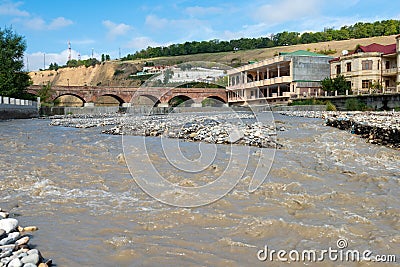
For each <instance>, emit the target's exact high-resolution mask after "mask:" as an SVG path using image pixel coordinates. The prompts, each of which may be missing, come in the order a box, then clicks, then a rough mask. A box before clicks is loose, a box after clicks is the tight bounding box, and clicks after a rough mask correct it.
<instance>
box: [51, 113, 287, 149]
mask: <svg viewBox="0 0 400 267" xmlns="http://www.w3.org/2000/svg"><path fill="white" fill-rule="evenodd" d="M50 125H53V126H64V127H76V128H90V127H103V126H113V127H111V128H108V129H105V130H102V133H104V134H112V135H136V136H161V137H167V138H179V139H183V140H186V141H202V142H207V143H214V144H237V145H246V146H256V147H263V148H280V147H282V145H281V144H280V143H279V142H278V140H277V134H276V132H277V131H285V130H286V129H285V128H284V127H283V126H279V127H276V126H275V124H274V123H273V120H271V121H270V122H269V123H266V122H260V121H258V120H257V118H256V117H255V115H254V114H251V113H218V114H216V113H213V114H207V115H199V114H192V113H190V114H171V115H159V116H137V115H135V116H133V115H132V116H130V115H125V116H124V115H121V114H118V115H113V116H104V115H101V116H87V115H74V116H62V117H61V116H57V117H52V121H51V123H50Z"/></svg>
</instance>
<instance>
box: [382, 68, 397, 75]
mask: <svg viewBox="0 0 400 267" xmlns="http://www.w3.org/2000/svg"><path fill="white" fill-rule="evenodd" d="M382 74H383V75H395V74H397V68H391V69H385V70H382Z"/></svg>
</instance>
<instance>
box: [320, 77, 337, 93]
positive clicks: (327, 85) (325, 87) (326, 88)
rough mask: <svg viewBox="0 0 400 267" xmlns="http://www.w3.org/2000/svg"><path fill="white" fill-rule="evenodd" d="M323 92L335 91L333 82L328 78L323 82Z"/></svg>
mask: <svg viewBox="0 0 400 267" xmlns="http://www.w3.org/2000/svg"><path fill="white" fill-rule="evenodd" d="M321 85H322V90H324V91H326V92H328V93H330V92H334V91H335V87H334V85H333V80H332V79H331V78H329V77H326V78H325V79H323V80H322V81H321Z"/></svg>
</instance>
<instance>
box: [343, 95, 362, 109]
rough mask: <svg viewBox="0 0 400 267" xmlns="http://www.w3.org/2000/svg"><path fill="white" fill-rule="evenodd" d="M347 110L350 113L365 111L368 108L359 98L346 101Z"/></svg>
mask: <svg viewBox="0 0 400 267" xmlns="http://www.w3.org/2000/svg"><path fill="white" fill-rule="evenodd" d="M345 108H346V110H348V111H357V110H358V111H364V110H366V109H367V106H366V105H365V104H364V103H363V102H361V101H360V100H359V99H357V98H350V99H347V100H346V103H345Z"/></svg>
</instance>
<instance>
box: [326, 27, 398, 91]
mask: <svg viewBox="0 0 400 267" xmlns="http://www.w3.org/2000/svg"><path fill="white" fill-rule="evenodd" d="M399 49H400V35H399V36H397V37H396V42H395V43H393V44H390V45H381V44H376V43H373V44H370V45H367V46H358V47H357V48H356V49H355V51H354V52H351V53H348V52H347V51H343V53H342V56H340V57H338V58H334V59H332V60H331V61H330V66H331V78H335V77H337V76H338V75H343V76H344V77H345V78H346V80H347V81H348V82H349V83H350V84H351V89H352V91H353V93H358V94H359V93H372V92H376V93H378V92H380V93H385V92H399V91H400V87H399V84H400V68H399V67H400V53H399ZM398 66H399V67H398Z"/></svg>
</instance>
